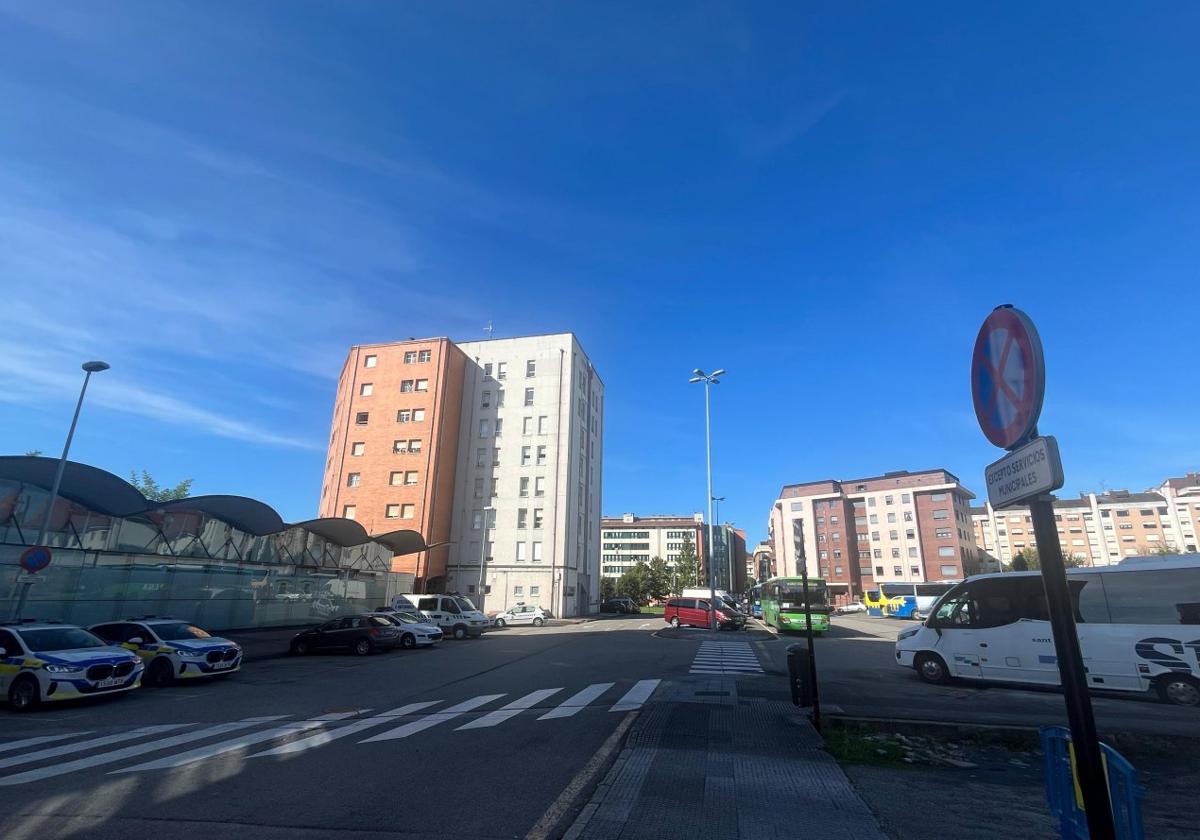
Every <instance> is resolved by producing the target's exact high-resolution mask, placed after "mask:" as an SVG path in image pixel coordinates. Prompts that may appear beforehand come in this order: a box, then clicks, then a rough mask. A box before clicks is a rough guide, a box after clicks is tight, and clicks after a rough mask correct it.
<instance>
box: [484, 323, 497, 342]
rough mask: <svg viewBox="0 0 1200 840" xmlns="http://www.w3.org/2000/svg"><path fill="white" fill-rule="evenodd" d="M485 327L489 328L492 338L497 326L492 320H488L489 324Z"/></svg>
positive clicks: (489, 335) (488, 331)
mask: <svg viewBox="0 0 1200 840" xmlns="http://www.w3.org/2000/svg"><path fill="white" fill-rule="evenodd" d="M484 329H485V330H487V334H488V339H489V340H490V339H491V338H492V337H493V334H494V333H495V332H496V327H495V326H494V325H493V324H492V322H491V321H488V322H487V326H486V327H484Z"/></svg>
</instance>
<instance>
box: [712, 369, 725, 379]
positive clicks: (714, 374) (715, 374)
mask: <svg viewBox="0 0 1200 840" xmlns="http://www.w3.org/2000/svg"><path fill="white" fill-rule="evenodd" d="M724 375H725V368H719V369H717V370H714V371H713V372H712V373H711V374H710V376H712V378H713V379H716V378H717V377H718V376H724Z"/></svg>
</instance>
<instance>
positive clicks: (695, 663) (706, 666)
mask: <svg viewBox="0 0 1200 840" xmlns="http://www.w3.org/2000/svg"><path fill="white" fill-rule="evenodd" d="M688 673H689V674H761V673H763V669H762V666H761V665H760V664H759V663H758V656H757V655H756V654H755V653H754V648H753V647H751V646H750V643H749V642H717V641H709V642H701V643H700V650H698V651H697V652H696V658H695V659H693V660H692V667H691V668H690V669H688Z"/></svg>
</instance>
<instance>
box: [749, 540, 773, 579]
mask: <svg viewBox="0 0 1200 840" xmlns="http://www.w3.org/2000/svg"><path fill="white" fill-rule="evenodd" d="M746 573H747V574H748V575H749V576H750V577H752V578H754V579H756V580H757V581H758V582H759V583H762V582H763V581H764V580H770V579H771V578H773V577H775V549H774V548H772V546H771V541H770V540H763V541H762V542H760V543H759V544H758V545H756V546H755V547H754V553H753V554H751V555H750V558H749V560H748V561H747V563H746Z"/></svg>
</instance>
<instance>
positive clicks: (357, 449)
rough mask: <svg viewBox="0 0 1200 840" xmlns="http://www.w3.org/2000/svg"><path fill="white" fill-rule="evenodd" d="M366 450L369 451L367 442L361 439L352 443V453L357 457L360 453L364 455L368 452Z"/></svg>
mask: <svg viewBox="0 0 1200 840" xmlns="http://www.w3.org/2000/svg"><path fill="white" fill-rule="evenodd" d="M366 451H367V445H366V444H365V443H363V442H362V441H361V440H360V441H355V442H354V443H352V444H350V454H351V455H353V456H354V457H356V458H357V457H358V456H359V455H363V454H364V453H366Z"/></svg>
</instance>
